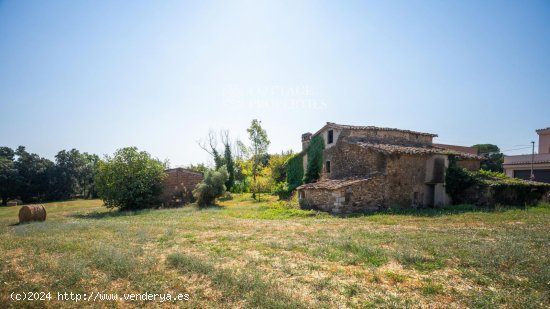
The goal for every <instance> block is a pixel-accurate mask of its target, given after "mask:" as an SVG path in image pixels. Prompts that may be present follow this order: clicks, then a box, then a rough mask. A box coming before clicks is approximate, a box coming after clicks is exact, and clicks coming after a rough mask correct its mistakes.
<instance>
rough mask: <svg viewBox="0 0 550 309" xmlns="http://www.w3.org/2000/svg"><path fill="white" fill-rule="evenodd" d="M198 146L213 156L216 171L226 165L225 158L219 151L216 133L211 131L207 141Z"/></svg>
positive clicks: (199, 142)
mask: <svg viewBox="0 0 550 309" xmlns="http://www.w3.org/2000/svg"><path fill="white" fill-rule="evenodd" d="M197 144H199V147H201V148H202V149H203V150H204V151H206V152H207V153H208V154H210V155H211V156H212V159H213V160H214V166H215V167H216V169H219V168H220V167H222V165H224V158H223V156H221V155H220V152H219V151H218V139H217V137H216V134H215V133H214V131H212V130H210V131H209V132H208V137H207V138H206V140H200V141H198V142H197Z"/></svg>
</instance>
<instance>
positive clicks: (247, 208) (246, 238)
mask: <svg viewBox="0 0 550 309" xmlns="http://www.w3.org/2000/svg"><path fill="white" fill-rule="evenodd" d="M262 199H263V201H262V202H255V201H253V200H252V199H251V198H250V197H249V196H248V195H247V196H245V195H236V196H234V197H233V198H231V199H226V200H224V201H222V202H220V205H218V206H213V207H208V208H205V209H200V208H198V207H196V205H189V206H186V207H183V208H178V209H163V210H142V211H135V212H117V211H111V210H107V209H106V208H104V207H103V206H102V203H101V201H97V200H94V201H80V200H78V201H68V202H60V203H49V204H46V205H45V206H46V209H47V211H48V218H47V220H46V221H45V222H40V223H32V224H23V225H17V212H18V210H19V207H0V234H1V235H0V252H2V253H1V254H0V297H1V299H0V303H2V304H6V305H5V306H2V307H36V308H40V307H44V306H46V307H60V306H63V307H82V306H83V305H84V304H82V303H80V304H79V303H74V302H57V301H51V302H49V303H40V302H34V303H33V302H28V301H27V302H13V301H10V300H9V299H8V295H9V294H10V293H11V292H25V291H27V292H28V291H51V292H52V293H54V292H58V291H60V292H65V291H66V292H75V293H76V292H81V293H86V292H91V291H95V292H105V293H119V294H122V293H130V292H132V293H143V292H149V293H188V294H189V295H190V300H189V301H186V302H185V303H183V304H179V305H181V306H185V307H189V308H205V307H206V308H220V307H221V308H232V307H243V308H301V307H308V308H310V307H311V308H334V307H342V308H380V307H386V308H403V307H405V308H406V307H429V306H435V307H471V308H494V307H507V308H545V307H548V304H550V293H549V291H550V268H549V267H548V265H550V254H548V253H549V251H548V248H550V206H548V205H540V206H537V207H532V208H527V209H524V208H513V207H501V208H499V209H497V210H486V209H480V208H476V207H474V206H471V205H458V206H452V207H445V208H442V209H427V210H403V209H394V210H388V211H386V212H382V213H376V214H364V215H356V216H347V217H338V216H331V215H328V214H326V213H322V212H316V211H309V210H308V211H306V210H301V209H297V208H295V207H292V205H289V204H288V203H283V202H278V201H276V199H275V198H273V197H270V196H262ZM94 305H95V306H98V307H111V306H124V307H126V306H130V307H137V306H152V307H162V306H163V304H160V303H154V302H148V301H138V302H126V303H124V302H120V303H110V302H105V303H97V304H94Z"/></svg>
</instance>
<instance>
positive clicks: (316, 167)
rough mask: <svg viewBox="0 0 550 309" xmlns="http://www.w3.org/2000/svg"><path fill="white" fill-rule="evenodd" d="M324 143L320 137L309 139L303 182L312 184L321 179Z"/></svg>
mask: <svg viewBox="0 0 550 309" xmlns="http://www.w3.org/2000/svg"><path fill="white" fill-rule="evenodd" d="M324 149H325V141H324V140H323V138H322V137H321V136H320V135H317V136H315V137H314V138H312V139H311V142H310V143H309V146H308V148H307V170H306V174H305V176H304V182H305V183H310V182H314V181H316V180H317V179H319V177H321V171H322V170H323V150H324Z"/></svg>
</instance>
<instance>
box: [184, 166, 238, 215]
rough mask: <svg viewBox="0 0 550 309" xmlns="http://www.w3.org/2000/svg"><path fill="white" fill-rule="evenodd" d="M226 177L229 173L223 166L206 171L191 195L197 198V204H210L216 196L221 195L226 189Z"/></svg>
mask: <svg viewBox="0 0 550 309" xmlns="http://www.w3.org/2000/svg"><path fill="white" fill-rule="evenodd" d="M228 178H229V173H228V172H227V169H226V168H225V166H222V167H220V168H219V169H218V170H217V171H214V170H209V171H207V172H206V174H205V175H204V179H203V180H202V182H200V183H199V184H198V185H197V187H195V190H193V196H194V197H195V198H196V199H197V203H198V204H199V206H208V205H212V204H213V203H214V201H215V200H216V198H218V197H220V196H222V195H223V194H224V193H225V191H226V187H225V182H226V181H227V179H228Z"/></svg>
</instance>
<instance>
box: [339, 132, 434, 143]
mask: <svg viewBox="0 0 550 309" xmlns="http://www.w3.org/2000/svg"><path fill="white" fill-rule="evenodd" d="M344 136H349V137H362V138H370V139H374V140H386V141H388V143H390V144H399V143H403V142H407V143H418V144H432V140H433V137H432V136H429V135H421V134H414V133H409V132H401V131H386V130H376V129H372V130H350V129H345V130H343V131H342V133H341V134H340V137H344Z"/></svg>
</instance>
